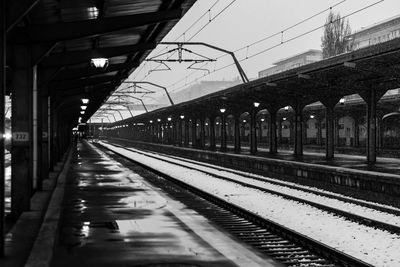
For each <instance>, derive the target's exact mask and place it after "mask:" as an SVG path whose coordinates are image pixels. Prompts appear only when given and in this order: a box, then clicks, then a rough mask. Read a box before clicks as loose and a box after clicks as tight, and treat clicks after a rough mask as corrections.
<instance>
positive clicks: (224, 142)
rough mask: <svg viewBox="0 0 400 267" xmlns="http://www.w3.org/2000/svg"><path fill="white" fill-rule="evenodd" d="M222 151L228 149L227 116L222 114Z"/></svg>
mask: <svg viewBox="0 0 400 267" xmlns="http://www.w3.org/2000/svg"><path fill="white" fill-rule="evenodd" d="M221 151H226V118H225V114H221Z"/></svg>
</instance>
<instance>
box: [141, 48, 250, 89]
mask: <svg viewBox="0 0 400 267" xmlns="http://www.w3.org/2000/svg"><path fill="white" fill-rule="evenodd" d="M160 44H162V45H177V46H178V48H177V49H178V51H182V50H183V48H182V47H183V46H184V45H198V46H206V47H209V48H212V49H214V50H218V51H221V52H223V53H226V54H228V55H231V57H232V59H233V62H234V63H235V65H236V68H237V69H238V72H239V75H240V77H241V78H242V81H243V83H248V82H249V79H248V78H247V75H246V73H245V72H244V70H243V68H242V66H241V65H240V63H239V61H238V60H237V58H236V56H235V53H233V52H232V51H228V50H225V49H223V48H220V47H217V46H214V45H210V44H207V43H203V42H161V43H160ZM175 50H176V49H175ZM171 51H174V50H171ZM171 51H169V52H171ZM185 51H190V50H187V49H185ZM190 52H191V51H190ZM167 53H168V52H167ZM192 53H193V52H192ZM196 55H198V54H196ZM202 57H204V56H202ZM147 61H156V62H168V61H175V62H176V61H177V62H201V61H215V60H213V59H210V58H207V57H204V58H203V59H182V54H181V53H180V54H179V58H178V59H157V58H150V59H148V60H147Z"/></svg>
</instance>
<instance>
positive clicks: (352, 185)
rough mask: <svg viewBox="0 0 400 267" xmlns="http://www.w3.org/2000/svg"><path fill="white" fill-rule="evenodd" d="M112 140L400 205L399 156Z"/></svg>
mask: <svg viewBox="0 0 400 267" xmlns="http://www.w3.org/2000/svg"><path fill="white" fill-rule="evenodd" d="M110 141H111V142H116V143H119V144H124V145H127V144H129V145H131V146H134V147H137V148H141V149H148V150H153V151H156V152H161V153H166V154H172V155H175V156H181V157H187V158H190V159H195V160H200V161H204V162H207V163H211V164H216V165H221V166H224V167H228V168H234V169H240V170H243V171H249V172H253V173H258V174H262V175H272V176H275V177H276V176H277V177H280V178H281V179H285V180H288V181H292V182H295V183H300V184H305V185H308V186H314V187H320V188H323V189H326V190H330V191H333V192H337V193H341V194H345V195H348V196H350V197H358V198H361V199H366V200H370V201H375V202H379V203H383V204H388V205H393V206H397V207H399V206H400V201H399V199H400V198H399V196H400V159H396V158H378V159H377V162H376V163H375V164H368V162H367V161H366V160H365V157H362V156H357V155H344V154H337V155H336V157H335V158H334V159H330V160H327V159H325V158H324V154H322V153H318V152H304V155H302V156H296V155H293V152H290V151H287V150H284V151H279V153H276V154H270V153H269V152H268V150H267V149H263V148H260V149H259V150H258V151H257V154H256V155H252V154H250V151H249V149H246V147H243V149H242V150H241V152H240V154H238V153H235V152H234V150H233V147H229V146H228V147H227V150H226V151H225V152H221V151H219V149H218V147H217V148H216V150H207V149H196V148H191V147H181V146H173V145H168V144H160V143H148V142H142V141H136V140H127V139H118V138H112V139H110Z"/></svg>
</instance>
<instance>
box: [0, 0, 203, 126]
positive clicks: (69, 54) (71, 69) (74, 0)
mask: <svg viewBox="0 0 400 267" xmlns="http://www.w3.org/2000/svg"><path fill="white" fill-rule="evenodd" d="M10 2H14V3H10V5H9V6H8V7H7V8H8V12H7V14H8V15H9V16H8V18H7V26H8V35H7V37H8V43H9V47H12V46H16V45H21V44H22V45H28V46H29V47H30V49H31V51H32V52H31V53H32V62H31V64H32V65H37V66H38V68H37V69H38V87H39V89H40V90H44V91H45V92H48V93H49V95H50V96H51V97H52V98H53V100H54V103H55V105H56V108H57V109H58V112H60V113H65V115H66V116H69V117H70V118H71V119H74V120H75V119H76V120H78V117H80V116H82V121H86V120H87V119H89V118H90V117H91V116H92V115H93V113H94V112H96V110H98V109H99V108H100V107H101V105H102V104H103V103H104V102H105V100H106V99H107V98H108V97H109V96H110V95H111V94H112V92H114V90H115V89H116V88H118V87H119V86H120V85H121V83H122V82H123V81H124V80H125V79H126V78H127V77H128V76H129V74H131V73H132V72H133V71H134V70H135V69H136V68H137V67H138V66H139V64H140V63H141V62H142V61H143V60H144V59H145V58H146V56H147V55H148V54H149V53H150V52H151V51H152V50H153V49H154V48H155V47H156V45H157V44H158V43H159V42H160V41H161V40H162V39H163V38H164V37H165V36H166V34H167V33H168V32H169V31H170V30H171V29H172V28H173V27H174V26H175V24H176V23H177V22H178V21H179V19H180V18H182V16H183V15H184V14H185V13H186V12H187V10H188V9H190V7H191V6H192V5H193V4H194V3H195V2H196V0H41V1H39V0H36V1H35V0H34V1H32V0H23V1H10ZM93 58H106V59H107V60H108V62H107V67H106V68H101V67H100V68H96V67H95V66H94V65H93V64H91V59H93ZM12 60H13V59H10V61H11V62H10V63H11V64H10V65H11V66H12V65H13V64H12ZM11 71H12V70H11ZM8 72H9V70H8ZM82 98H87V99H89V103H88V105H87V108H86V110H85V114H83V115H82V114H81V105H82V102H81V99H82Z"/></svg>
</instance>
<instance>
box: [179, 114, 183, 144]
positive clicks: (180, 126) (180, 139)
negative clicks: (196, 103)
mask: <svg viewBox="0 0 400 267" xmlns="http://www.w3.org/2000/svg"><path fill="white" fill-rule="evenodd" d="M182 122H183V120H182V119H181V120H179V122H178V144H179V146H182V140H183V134H182V124H183V123H182Z"/></svg>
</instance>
